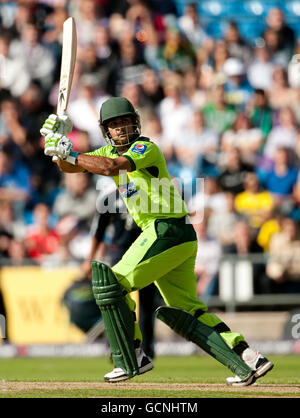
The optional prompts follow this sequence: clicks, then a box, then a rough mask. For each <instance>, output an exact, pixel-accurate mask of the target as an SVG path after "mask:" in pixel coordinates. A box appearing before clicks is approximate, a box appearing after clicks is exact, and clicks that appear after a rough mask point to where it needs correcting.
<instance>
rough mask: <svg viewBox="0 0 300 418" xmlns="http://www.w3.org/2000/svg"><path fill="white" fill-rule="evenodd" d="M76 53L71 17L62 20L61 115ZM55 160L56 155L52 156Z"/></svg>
mask: <svg viewBox="0 0 300 418" xmlns="http://www.w3.org/2000/svg"><path fill="white" fill-rule="evenodd" d="M76 53H77V33H76V24H75V20H74V18H73V17H69V18H68V19H66V20H65V21H64V25H63V45H62V57H61V68H60V80H59V91H58V100H57V108H56V113H57V115H58V116H62V115H63V114H64V113H65V112H66V110H67V107H68V102H69V97H70V92H71V86H72V81H73V75H74V68H75V62H76ZM52 160H53V161H57V160H58V157H55V156H54V157H53V158H52Z"/></svg>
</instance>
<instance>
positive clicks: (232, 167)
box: [218, 148, 253, 195]
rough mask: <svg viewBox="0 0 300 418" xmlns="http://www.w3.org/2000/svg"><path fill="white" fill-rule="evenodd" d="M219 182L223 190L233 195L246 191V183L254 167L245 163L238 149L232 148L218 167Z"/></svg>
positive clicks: (226, 152)
mask: <svg viewBox="0 0 300 418" xmlns="http://www.w3.org/2000/svg"><path fill="white" fill-rule="evenodd" d="M218 168H219V171H220V175H219V182H220V185H221V187H222V189H223V190H225V191H229V192H232V193H233V194H235V195H236V194H237V193H241V192H242V191H244V181H245V178H246V176H247V174H248V173H250V172H252V171H253V167H252V166H251V165H249V164H246V163H245V162H243V160H242V158H241V152H240V151H239V149H238V148H230V149H228V150H227V151H225V152H224V155H223V160H222V161H220V162H219V165H218Z"/></svg>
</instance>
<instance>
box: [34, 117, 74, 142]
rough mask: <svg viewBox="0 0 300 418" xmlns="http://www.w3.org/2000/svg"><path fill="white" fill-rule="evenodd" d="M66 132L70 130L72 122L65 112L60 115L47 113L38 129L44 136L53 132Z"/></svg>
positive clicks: (62, 133) (63, 133) (64, 133)
mask: <svg viewBox="0 0 300 418" xmlns="http://www.w3.org/2000/svg"><path fill="white" fill-rule="evenodd" d="M68 132H72V122H71V120H70V119H69V118H68V116H67V115H66V114H64V115H60V116H57V115H54V114H52V115H49V116H48V118H47V119H46V120H45V122H44V124H43V126H42V128H41V130H40V133H41V135H42V136H44V137H46V136H47V135H49V134H55V133H58V134H61V135H66V134H67V133H68Z"/></svg>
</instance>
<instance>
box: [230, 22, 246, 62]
mask: <svg viewBox="0 0 300 418" xmlns="http://www.w3.org/2000/svg"><path fill="white" fill-rule="evenodd" d="M224 39H225V42H226V45H227V50H228V53H229V56H230V57H233V58H238V59H240V60H241V61H242V62H244V63H245V64H246V65H249V64H250V62H251V59H252V50H251V48H250V46H249V45H248V44H247V43H246V42H245V41H244V39H243V38H242V36H241V34H240V31H239V27H238V24H237V23H236V22H235V21H230V22H229V23H228V25H227V28H226V30H225V34H224Z"/></svg>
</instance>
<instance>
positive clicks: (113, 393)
mask: <svg viewBox="0 0 300 418" xmlns="http://www.w3.org/2000/svg"><path fill="white" fill-rule="evenodd" d="M269 358H270V360H272V361H273V362H274V364H275V367H274V369H273V370H272V371H271V372H270V373H269V374H268V375H267V376H265V377H263V378H262V379H260V380H259V384H258V385H257V387H256V388H255V392H254V393H253V389H252V388H253V387H251V392H249V391H248V388H246V390H243V389H241V390H236V391H234V392H233V391H232V390H231V391H229V390H228V389H226V386H225V384H224V382H225V378H226V377H227V376H230V372H228V370H227V369H226V368H225V367H224V366H222V365H220V364H219V363H217V362H216V361H215V360H214V359H212V358H210V357H206V356H190V357H159V358H157V359H155V361H154V365H155V368H154V370H153V371H151V372H149V373H145V374H144V375H141V376H138V377H136V378H135V379H133V380H131V381H129V382H124V383H123V384H122V385H121V386H120V385H118V389H117V390H116V389H115V388H113V385H112V386H110V385H108V386H107V387H105V388H102V389H101V391H100V390H99V389H97V388H90V387H88V385H87V387H86V388H85V387H83V388H80V389H78V388H73V387H71V388H68V385H67V384H66V386H65V387H60V388H58V389H57V388H53V386H51V387H49V389H47V388H38V389H35V388H34V389H32V388H30V387H29V384H28V388H27V387H26V383H25V384H24V385H23V388H22V390H17V389H14V390H12V389H10V390H5V382H99V383H102V382H103V375H104V374H105V373H106V372H108V371H110V370H111V368H112V364H111V363H110V362H109V361H108V359H107V358H102V357H101V358H86V359H84V358H35V359H32V358H13V359H1V360H0V397H1V398H8V397H34V398H35V397H64V398H66V397H69V398H71V397H76V398H80V397H95V396H97V397H99V396H101V397H106V396H107V397H127V398H130V397H153V398H154V397H165V398H172V397H181V398H196V397H249V396H252V397H255V396H256V395H257V396H267V397H280V396H289V395H292V396H294V397H295V396H297V397H300V388H299V385H300V367H299V366H300V356H270V357H269ZM1 381H2V382H1ZM131 382H132V383H139V382H140V383H162V384H163V385H162V388H161V389H159V388H151V387H144V388H142V389H138V388H137V387H136V385H134V387H133V388H132V389H130V384H131ZM174 383H179V384H184V383H198V384H205V383H208V384H210V383H217V384H224V390H223V388H222V389H221V390H220V388H219V390H218V391H217V390H214V388H213V387H209V388H204V389H203V390H199V389H198V388H197V387H193V388H187V389H185V388H182V389H181V390H180V391H178V390H173V387H172V385H171V387H170V388H169V389H170V390H166V388H167V387H168V384H174ZM123 385H124V386H123ZM259 385H260V386H261V389H260V387H259ZM264 385H277V386H278V387H285V391H284V393H276V396H274V393H273V391H271V389H270V388H272V386H264ZM287 385H294V387H291V390H290V391H289V387H287ZM132 386H133V385H132ZM297 386H298V390H297ZM292 389H293V390H292ZM295 391H296V392H295Z"/></svg>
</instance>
